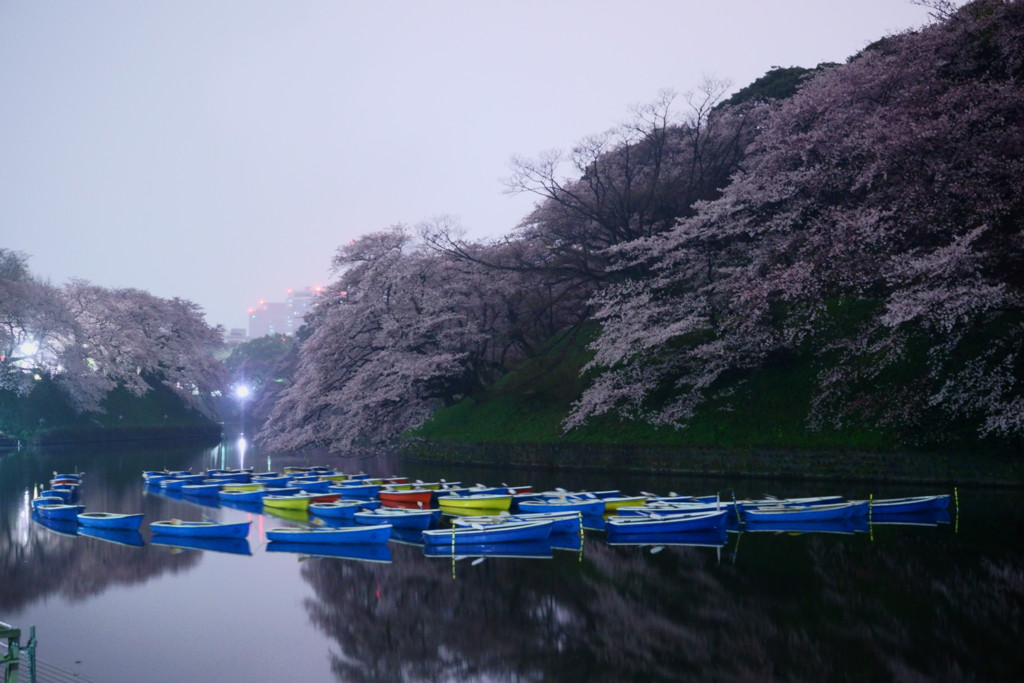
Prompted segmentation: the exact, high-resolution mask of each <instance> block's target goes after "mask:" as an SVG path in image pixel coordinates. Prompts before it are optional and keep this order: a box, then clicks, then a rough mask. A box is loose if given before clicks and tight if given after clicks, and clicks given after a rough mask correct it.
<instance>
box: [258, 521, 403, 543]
mask: <svg viewBox="0 0 1024 683" xmlns="http://www.w3.org/2000/svg"><path fill="white" fill-rule="evenodd" d="M266 535H267V540H268V541H286V542H289V543H314V544H320V543H346V544H351V543H386V542H387V540H388V539H389V538H391V525H390V524H378V525H376V526H361V525H360V526H346V527H317V528H314V529H300V528H298V527H277V528H274V529H267V531H266Z"/></svg>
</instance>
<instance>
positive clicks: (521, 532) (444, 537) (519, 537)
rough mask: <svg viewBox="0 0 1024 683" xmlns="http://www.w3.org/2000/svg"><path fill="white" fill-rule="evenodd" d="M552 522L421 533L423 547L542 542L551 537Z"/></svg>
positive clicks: (461, 528)
mask: <svg viewBox="0 0 1024 683" xmlns="http://www.w3.org/2000/svg"><path fill="white" fill-rule="evenodd" d="M552 526H553V522H551V521H543V522H509V523H506V524H488V525H481V526H480V528H475V527H452V528H451V529H434V530H428V531H424V532H423V542H424V544H425V545H428V546H431V545H445V544H447V545H449V546H450V545H460V544H481V543H518V542H520V541H543V540H546V539H548V538H549V537H550V536H551V527H552Z"/></svg>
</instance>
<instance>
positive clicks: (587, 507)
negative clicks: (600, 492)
mask: <svg viewBox="0 0 1024 683" xmlns="http://www.w3.org/2000/svg"><path fill="white" fill-rule="evenodd" d="M519 510H520V512H566V511H569V512H579V513H580V514H584V515H600V514H601V513H603V512H604V500H603V499H601V498H574V497H570V496H566V497H564V498H562V497H559V498H548V499H546V500H526V501H523V502H521V503H520V504H519Z"/></svg>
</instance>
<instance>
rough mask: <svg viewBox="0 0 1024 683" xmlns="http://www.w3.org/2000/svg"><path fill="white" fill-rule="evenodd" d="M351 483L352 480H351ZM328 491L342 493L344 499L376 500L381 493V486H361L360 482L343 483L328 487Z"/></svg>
mask: <svg viewBox="0 0 1024 683" xmlns="http://www.w3.org/2000/svg"><path fill="white" fill-rule="evenodd" d="M349 481H351V480H349ZM327 490H328V491H333V492H334V493H340V494H341V495H342V496H343V497H344V498H376V497H377V494H378V493H380V484H360V483H358V481H353V483H349V482H348V481H343V482H341V483H340V484H336V485H335V486H329V487H327Z"/></svg>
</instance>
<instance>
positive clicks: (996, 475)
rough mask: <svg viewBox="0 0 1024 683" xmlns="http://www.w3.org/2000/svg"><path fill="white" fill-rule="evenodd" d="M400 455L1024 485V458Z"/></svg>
mask: <svg viewBox="0 0 1024 683" xmlns="http://www.w3.org/2000/svg"><path fill="white" fill-rule="evenodd" d="M400 451H401V456H402V458H405V459H409V460H419V461H425V462H434V463H459V464H467V465H478V466H493V467H508V466H516V467H540V468H548V469H572V470H605V471H616V472H665V473H671V474H679V475H694V476H700V475H707V476H726V477H735V476H742V477H770V478H793V479H820V480H851V481H893V482H895V481H902V482H921V483H936V484H943V485H949V486H953V485H956V486H963V485H979V486H1010V487H1024V457H1020V456H1018V457H1012V456H977V455H957V454H955V453H913V452H910V453H906V452H904V453H873V452H871V453H869V452H857V451H802V450H792V451H782V450H771V451H767V450H750V451H726V450H719V449H678V448H664V447H649V446H606V445H595V444H573V443H567V444H493V443H480V444H469V443H436V442H425V441H409V442H406V443H403V444H402V445H401V448H400Z"/></svg>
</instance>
